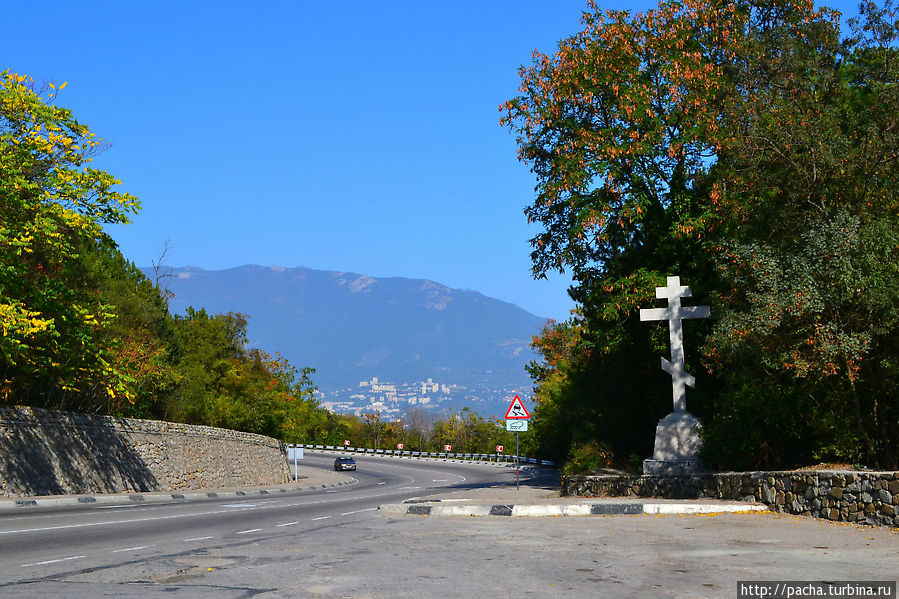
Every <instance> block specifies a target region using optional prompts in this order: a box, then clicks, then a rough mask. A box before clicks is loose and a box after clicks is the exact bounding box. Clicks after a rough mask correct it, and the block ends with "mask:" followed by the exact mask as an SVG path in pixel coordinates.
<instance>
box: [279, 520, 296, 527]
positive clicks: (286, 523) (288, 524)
mask: <svg viewBox="0 0 899 599" xmlns="http://www.w3.org/2000/svg"><path fill="white" fill-rule="evenodd" d="M294 524H299V522H298V521H297V522H285V523H284V524H276V525H275V528H281V527H282V526H293V525H294Z"/></svg>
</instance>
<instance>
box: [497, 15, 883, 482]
mask: <svg viewBox="0 0 899 599" xmlns="http://www.w3.org/2000/svg"><path fill="white" fill-rule="evenodd" d="M891 10H892V8H891V5H890V4H886V5H885V6H884V7H883V9H880V8H878V7H876V6H875V5H873V3H868V4H867V5H866V6H865V7H863V10H862V20H861V21H860V22H859V24H858V25H857V27H856V34H857V35H856V37H854V38H850V39H846V40H841V39H840V30H839V18H838V15H837V14H836V13H834V12H832V11H829V10H827V9H820V10H818V9H816V8H815V7H814V6H813V4H812V3H811V2H804V1H789V0H787V1H759V2H719V1H708V0H686V1H683V2H678V1H663V2H661V3H660V5H659V7H658V8H657V9H655V10H651V11H647V12H646V13H637V14H633V15H632V14H631V13H629V12H627V11H605V12H603V11H601V10H600V9H599V8H598V7H597V6H596V5H595V4H594V3H592V2H591V3H590V5H589V7H588V10H587V11H586V12H585V13H584V16H583V19H582V24H583V30H582V31H581V32H580V33H578V34H576V35H574V36H572V37H570V38H568V39H566V40H563V41H561V42H560V43H559V47H558V50H557V52H555V54H554V55H551V56H550V55H545V54H542V53H539V52H535V53H534V56H533V62H532V64H531V65H530V66H527V67H522V69H521V70H520V76H521V87H520V92H521V93H520V95H519V96H518V97H516V98H514V99H512V100H510V101H508V102H506V103H505V104H504V105H503V106H501V111H502V113H503V117H502V122H503V124H505V125H507V126H509V127H510V129H511V130H512V131H513V132H514V133H515V134H516V135H517V139H518V143H519V158H520V159H521V160H522V161H523V162H525V163H527V164H528V165H529V166H530V168H531V170H532V171H533V173H534V174H535V175H536V177H537V187H536V192H537V195H536V198H535V200H534V202H533V203H532V204H531V205H530V206H528V207H527V208H526V210H525V214H526V215H527V217H528V219H529V221H530V222H532V223H537V224H539V225H540V226H541V228H542V230H541V231H540V232H539V233H538V234H537V235H536V236H535V237H534V238H533V239H532V248H533V251H532V260H533V272H534V275H535V276H537V277H542V276H545V275H546V274H547V273H548V272H549V271H551V270H558V271H568V272H570V273H571V274H572V275H573V279H574V283H575V284H574V286H573V288H572V291H571V294H572V297H573V299H575V300H576V301H577V303H578V310H577V313H576V315H575V316H574V318H573V320H572V322H570V323H565V324H563V325H558V326H556V327H553V328H550V329H548V330H547V331H546V332H545V333H544V334H543V335H542V336H541V337H540V338H538V339H537V340H536V342H535V343H536V347H537V348H538V350H540V351H541V353H542V354H543V356H544V358H545V361H544V363H543V364H534V365H532V367H531V371H532V374H533V375H534V377H535V380H536V382H537V385H538V389H537V397H538V408H537V418H536V423H535V424H536V427H535V428H536V430H537V437H538V438H540V439H544V440H545V443H544V446H543V448H542V449H543V450H544V451H545V452H548V453H551V454H554V455H555V456H556V457H558V458H565V457H566V456H567V455H568V453H569V452H570V451H571V450H572V448H576V447H577V446H578V444H579V443H580V444H586V443H596V442H600V443H607V444H610V445H611V447H612V449H613V450H614V455H615V456H616V459H617V461H618V462H619V463H624V462H627V461H628V458H630V460H631V461H632V462H633V463H638V462H639V460H640V459H642V458H644V457H648V455H649V453H650V452H651V444H652V431H653V430H654V423H655V420H657V419H658V418H659V417H661V416H664V414H665V413H667V412H668V411H670V407H671V406H670V397H669V396H668V395H666V394H667V393H668V385H669V384H670V382H669V381H668V380H667V375H665V374H664V373H663V372H661V371H659V370H658V368H657V356H658V355H659V354H660V353H664V348H665V346H666V344H667V334H666V331H665V330H664V328H665V325H664V324H662V325H658V326H655V325H649V324H646V323H639V322H638V319H637V313H638V310H637V308H638V307H639V306H644V307H647V306H649V305H651V304H652V303H653V302H654V301H655V300H654V291H653V288H654V287H655V286H657V285H662V284H664V278H665V276H666V275H671V274H679V275H680V276H681V277H682V279H683V280H684V281H686V282H687V284H689V285H690V286H691V287H692V288H693V290H694V295H697V296H700V297H708V298H710V299H714V306H713V317H714V318H713V321H712V322H709V323H701V324H700V323H696V324H695V325H693V326H691V335H692V339H694V340H695V341H691V340H690V338H688V342H687V350H688V353H687V361H688V367H689V368H692V369H693V370H696V371H697V373H696V374H697V378H698V379H699V383H698V385H697V390H696V391H695V392H691V394H690V395H689V396H688V406H689V408H690V410H691V411H693V412H695V413H697V414H698V415H699V416H700V417H702V418H703V419H704V420H705V421H706V431H707V436H708V438H707V447H708V451H707V452H706V459H707V460H709V461H710V462H711V463H715V464H719V465H724V466H766V467H773V466H778V465H790V464H793V463H795V462H801V461H808V460H813V459H842V460H853V461H864V462H867V463H871V464H874V463H878V462H879V463H895V461H896V459H897V452H896V450H895V448H892V449H891V448H890V446H889V442H888V439H889V427H890V426H892V427H894V428H893V429H891V430H892V431H893V433H895V427H896V424H895V420H896V414H897V409H896V402H895V401H893V402H889V401H884V400H879V403H875V404H874V406H872V405H871V402H870V401H866V400H865V399H864V397H866V392H875V390H876V392H877V393H884V392H888V391H889V390H890V389H891V388H892V387H891V385H895V382H894V381H899V376H897V375H899V373H893V372H890V373H889V376H887V377H886V379H881V380H882V381H886V382H876V381H875V379H876V378H877V377H875V376H872V377H871V379H870V380H865V376H864V371H865V368H866V367H868V366H870V365H871V364H874V363H875V362H877V363H879V364H880V366H878V367H877V368H875V369H874V370H876V371H877V372H878V376H881V375H884V374H886V373H885V371H884V368H886V364H887V363H888V362H889V359H892V358H891V356H892V357H896V354H897V352H896V351H893V350H892V349H891V348H889V347H888V345H889V343H887V337H888V336H883V341H884V343H883V344H880V345H879V346H878V344H877V343H874V341H873V340H874V336H870V335H871V332H870V330H871V326H874V323H875V321H877V322H881V323H882V322H888V323H891V322H894V321H895V318H896V317H895V315H894V313H895V311H896V310H895V305H896V301H895V298H896V297H897V294H896V292H893V291H889V292H885V293H880V294H878V295H876V297H875V298H873V299H871V300H869V298H870V296H866V295H865V294H866V292H873V290H886V289H896V288H897V285H896V284H899V276H897V273H896V272H895V269H890V268H886V267H885V268H881V269H879V270H877V272H876V274H875V275H873V276H872V277H868V278H869V279H871V280H870V281H868V282H867V283H865V285H864V291H859V292H856V295H857V296H859V297H858V298H856V300H855V302H854V303H853V302H852V301H848V302H846V301H843V302H842V303H840V302H839V301H837V302H835V303H834V302H832V301H831V300H834V299H839V298H835V297H830V296H828V297H824V296H821V294H820V293H818V294H817V295H816V297H817V300H818V304H814V306H818V305H819V304H828V307H827V308H823V309H821V310H818V309H817V308H815V307H814V306H813V307H812V308H809V309H808V310H806V311H805V312H804V313H802V314H800V313H798V312H797V313H795V314H793V313H791V314H793V315H794V316H795V317H793V318H784V319H782V321H781V323H780V324H781V325H782V327H781V330H776V328H777V327H774V328H772V327H771V326H770V320H765V318H766V317H765V314H764V313H763V312H764V310H763V308H764V306H762V304H763V303H764V302H766V301H769V300H772V297H770V294H768V295H765V293H764V292H763V291H764V290H766V289H769V287H770V285H771V284H775V285H776V286H778V288H779V289H780V288H784V291H782V292H781V291H778V297H777V301H776V302H775V303H776V304H778V305H780V306H781V307H783V306H784V305H785V302H786V301H787V300H788V298H789V296H790V294H792V293H793V292H794V291H795V290H794V289H793V287H797V286H804V287H805V288H807V289H809V293H810V295H815V293H814V290H818V291H821V290H826V289H830V288H833V287H834V286H836V287H837V288H839V290H840V291H839V293H842V294H843V295H845V294H846V293H847V291H846V290H847V285H850V281H849V280H848V279H849V278H851V277H852V276H853V275H847V276H844V277H843V278H842V279H841V278H840V277H839V276H838V274H839V273H835V272H832V271H839V272H845V273H853V274H858V273H860V272H862V271H863V270H864V269H865V267H866V265H867V262H865V260H864V259H863V257H864V256H866V255H874V256H877V257H878V259H877V260H875V262H878V263H882V262H886V261H888V260H890V259H891V258H893V257H894V256H893V253H895V251H896V250H895V246H890V244H889V243H880V244H879V245H878V244H876V243H875V244H874V245H875V246H877V247H876V249H875V248H872V246H871V242H873V241H876V240H877V239H880V240H881V241H884V240H885V239H886V238H885V237H884V236H883V235H882V234H879V233H873V232H874V231H878V232H882V231H883V230H884V229H885V230H891V227H892V225H894V224H896V203H895V200H896V193H895V191H894V190H895V189H896V187H895V185H894V183H895V181H894V178H895V175H894V174H893V173H895V170H896V169H895V161H896V156H897V154H899V153H897V144H896V143H895V127H896V116H895V115H896V114H897V109H896V108H897V104H896V102H895V98H894V96H895V93H896V92H895V87H896V86H895V78H896V71H895V65H896V61H895V52H896V51H895V47H894V46H893V42H894V40H895V14H894V13H891V12H890V11H891ZM847 219H848V220H847ZM837 223H843V229H844V230H845V229H846V227H850V228H851V227H852V226H854V225H853V223H856V226H857V228H858V227H860V228H861V229H864V231H866V233H863V234H861V233H860V234H859V235H857V236H856V237H852V236H851V235H848V234H847V235H846V236H844V237H843V238H842V240H841V241H839V242H834V243H830V244H828V243H823V242H822V239H832V238H831V237H828V235H829V234H830V232H832V231H833V227H834V226H837V229H840V227H839V226H838V224H837ZM815 232H818V233H815ZM804 233H805V234H806V235H804V236H803V234H804ZM858 239H864V240H866V241H864V242H862V241H857V240H858ZM759 244H764V245H765V248H764V251H761V250H760V251H759V252H757V253H756V255H765V256H768V257H769V258H771V260H773V261H774V263H777V261H778V260H781V259H783V260H786V262H785V264H793V263H801V264H802V268H804V271H803V272H805V273H806V274H808V275H809V276H808V277H805V278H803V277H802V276H800V273H799V272H798V271H796V268H793V267H789V268H787V267H784V268H786V270H784V271H783V272H778V271H777V270H776V269H774V270H772V269H771V268H761V267H759V268H757V269H756V270H755V271H753V270H752V268H747V265H749V266H752V265H753V264H755V263H754V262H753V261H752V256H753V251H752V250H753V248H754V247H756V246H758V245H759ZM841 244H842V245H841ZM835 246H839V247H842V248H844V249H845V251H843V252H842V253H841V254H840V256H841V259H842V262H841V263H840V264H841V268H842V270H840V269H833V268H831V269H829V270H828V269H826V268H822V267H821V265H822V263H826V262H827V260H826V259H827V257H828V256H833V255H835V254H834V251H835V250H836V249H838V248H837V247H835ZM766 252H767V253H766ZM872 252H873V254H872ZM788 258H789V260H787V259H788ZM868 262H870V260H869V261H868ZM893 262H896V261H895V260H893ZM759 264H761V263H759ZM769 266H770V263H769ZM782 270H783V269H782ZM809 277H810V278H811V280H809ZM772 278H773V279H774V283H772ZM785 279H786V280H789V281H792V283H791V284H787V285H785V284H784V283H783V281H784V280H785ZM893 283H896V284H893ZM878 285H879V286H878ZM787 288H789V289H788V290H787ZM831 295H833V294H831ZM794 300H795V297H793V299H792V300H790V301H794ZM794 303H795V301H794ZM873 304H876V305H877V306H878V308H877V309H876V310H871V309H869V308H871V306H872V305H873ZM865 310H868V313H869V315H868V318H867V320H865V318H863V316H864V312H865ZM781 313H783V310H781ZM845 319H848V320H850V321H851V322H848V323H847V322H845ZM691 325H692V323H691ZM889 326H890V325H887V327H889ZM744 331H745V332H744ZM875 336H876V335H875ZM559 338H562V339H564V340H565V341H564V342H563V343H560V342H559ZM809 339H811V340H813V341H814V340H815V339H818V340H819V341H820V342H821V343H820V345H819V346H820V347H824V346H827V347H826V350H825V351H824V353H828V352H829V353H828V355H830V356H831V358H832V359H830V360H824V359H823V358H824V357H825V356H824V354H823V353H821V352H818V353H815V352H814V351H809V346H810V344H809ZM811 345H814V343H812V344H811ZM572 347H576V348H577V350H576V351H572V350H571V348H572ZM700 350H702V351H700ZM794 354H795V355H796V357H797V359H798V360H800V361H799V362H797V364H798V363H801V364H804V365H807V366H808V368H804V369H801V370H797V368H796V367H795V366H793V367H789V366H788V363H786V362H785V361H784V360H783V359H782V358H783V356H785V355H794ZM877 354H880V355H877ZM872 374H873V371H872ZM862 383H865V384H864V385H862ZM861 387H867V389H866V390H865V391H863V390H862V389H861ZM759 388H764V389H765V390H766V392H765V393H761V394H759V393H756V394H753V393H752V392H753V391H754V390H758V389H759ZM893 396H895V394H893ZM875 401H877V400H875ZM869 409H875V411H877V412H878V416H877V417H876V418H874V419H872V418H870V417H868V416H867V414H866V411H867V410H869ZM809 414H813V415H814V416H815V419H813V420H812V423H811V424H810V423H809V422H810V420H809V418H808V416H809ZM886 414H891V416H885V415H886ZM560 415H563V416H560ZM750 416H751V418H750V419H749V422H751V423H752V426H749V427H747V426H745V423H746V422H747V420H746V419H747V418H748V417H750ZM890 418H892V420H893V423H892V424H889V422H890V420H889V419H890ZM563 420H564V426H560V423H561V422H563ZM837 423H842V424H843V425H844V430H843V434H837V433H835V432H834V430H835V425H836V424H837ZM885 423H886V424H887V428H883V427H884V424H885ZM544 433H545V434H544ZM566 433H567V434H566ZM893 436H894V437H895V434H893Z"/></svg>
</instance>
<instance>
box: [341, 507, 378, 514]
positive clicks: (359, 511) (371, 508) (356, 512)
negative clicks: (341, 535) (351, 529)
mask: <svg viewBox="0 0 899 599" xmlns="http://www.w3.org/2000/svg"><path fill="white" fill-rule="evenodd" d="M377 509H378V508H376V507H370V508H366V509H364V510H356V511H355V512H344V513H342V514H340V515H341V516H351V515H353V514H361V513H362V512H373V511H375V510H377Z"/></svg>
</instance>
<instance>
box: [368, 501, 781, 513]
mask: <svg viewBox="0 0 899 599" xmlns="http://www.w3.org/2000/svg"><path fill="white" fill-rule="evenodd" d="M378 511H379V512H382V513H385V514H400V515H404V516H510V517H519V516H520V517H535V516H536V517H540V516H620V515H658V514H681V515H686V514H725V513H746V512H768V511H770V510H768V506H766V505H762V504H757V503H723V504H722V503H690V504H678V503H630V502H629V503H595V504H585V503H582V504H572V505H434V504H431V503H416V504H411V505H409V504H387V505H382V506H379V507H378Z"/></svg>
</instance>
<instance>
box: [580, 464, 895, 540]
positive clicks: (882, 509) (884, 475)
mask: <svg viewBox="0 0 899 599" xmlns="http://www.w3.org/2000/svg"><path fill="white" fill-rule="evenodd" d="M562 494H563V495H567V496H582V497H661V498H668V499H698V498H709V499H726V500H737V501H746V502H758V503H764V504H766V505H767V506H768V509H770V510H771V511H775V512H779V513H788V514H797V515H803V516H813V517H815V518H826V519H828V520H836V521H844V522H857V523H861V524H871V525H874V526H894V527H899V472H854V471H853V472H848V471H847V472H844V471H817V470H807V471H789V472H724V473H716V474H697V475H679V476H674V475H671V476H646V475H644V476H566V477H563V478H562Z"/></svg>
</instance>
